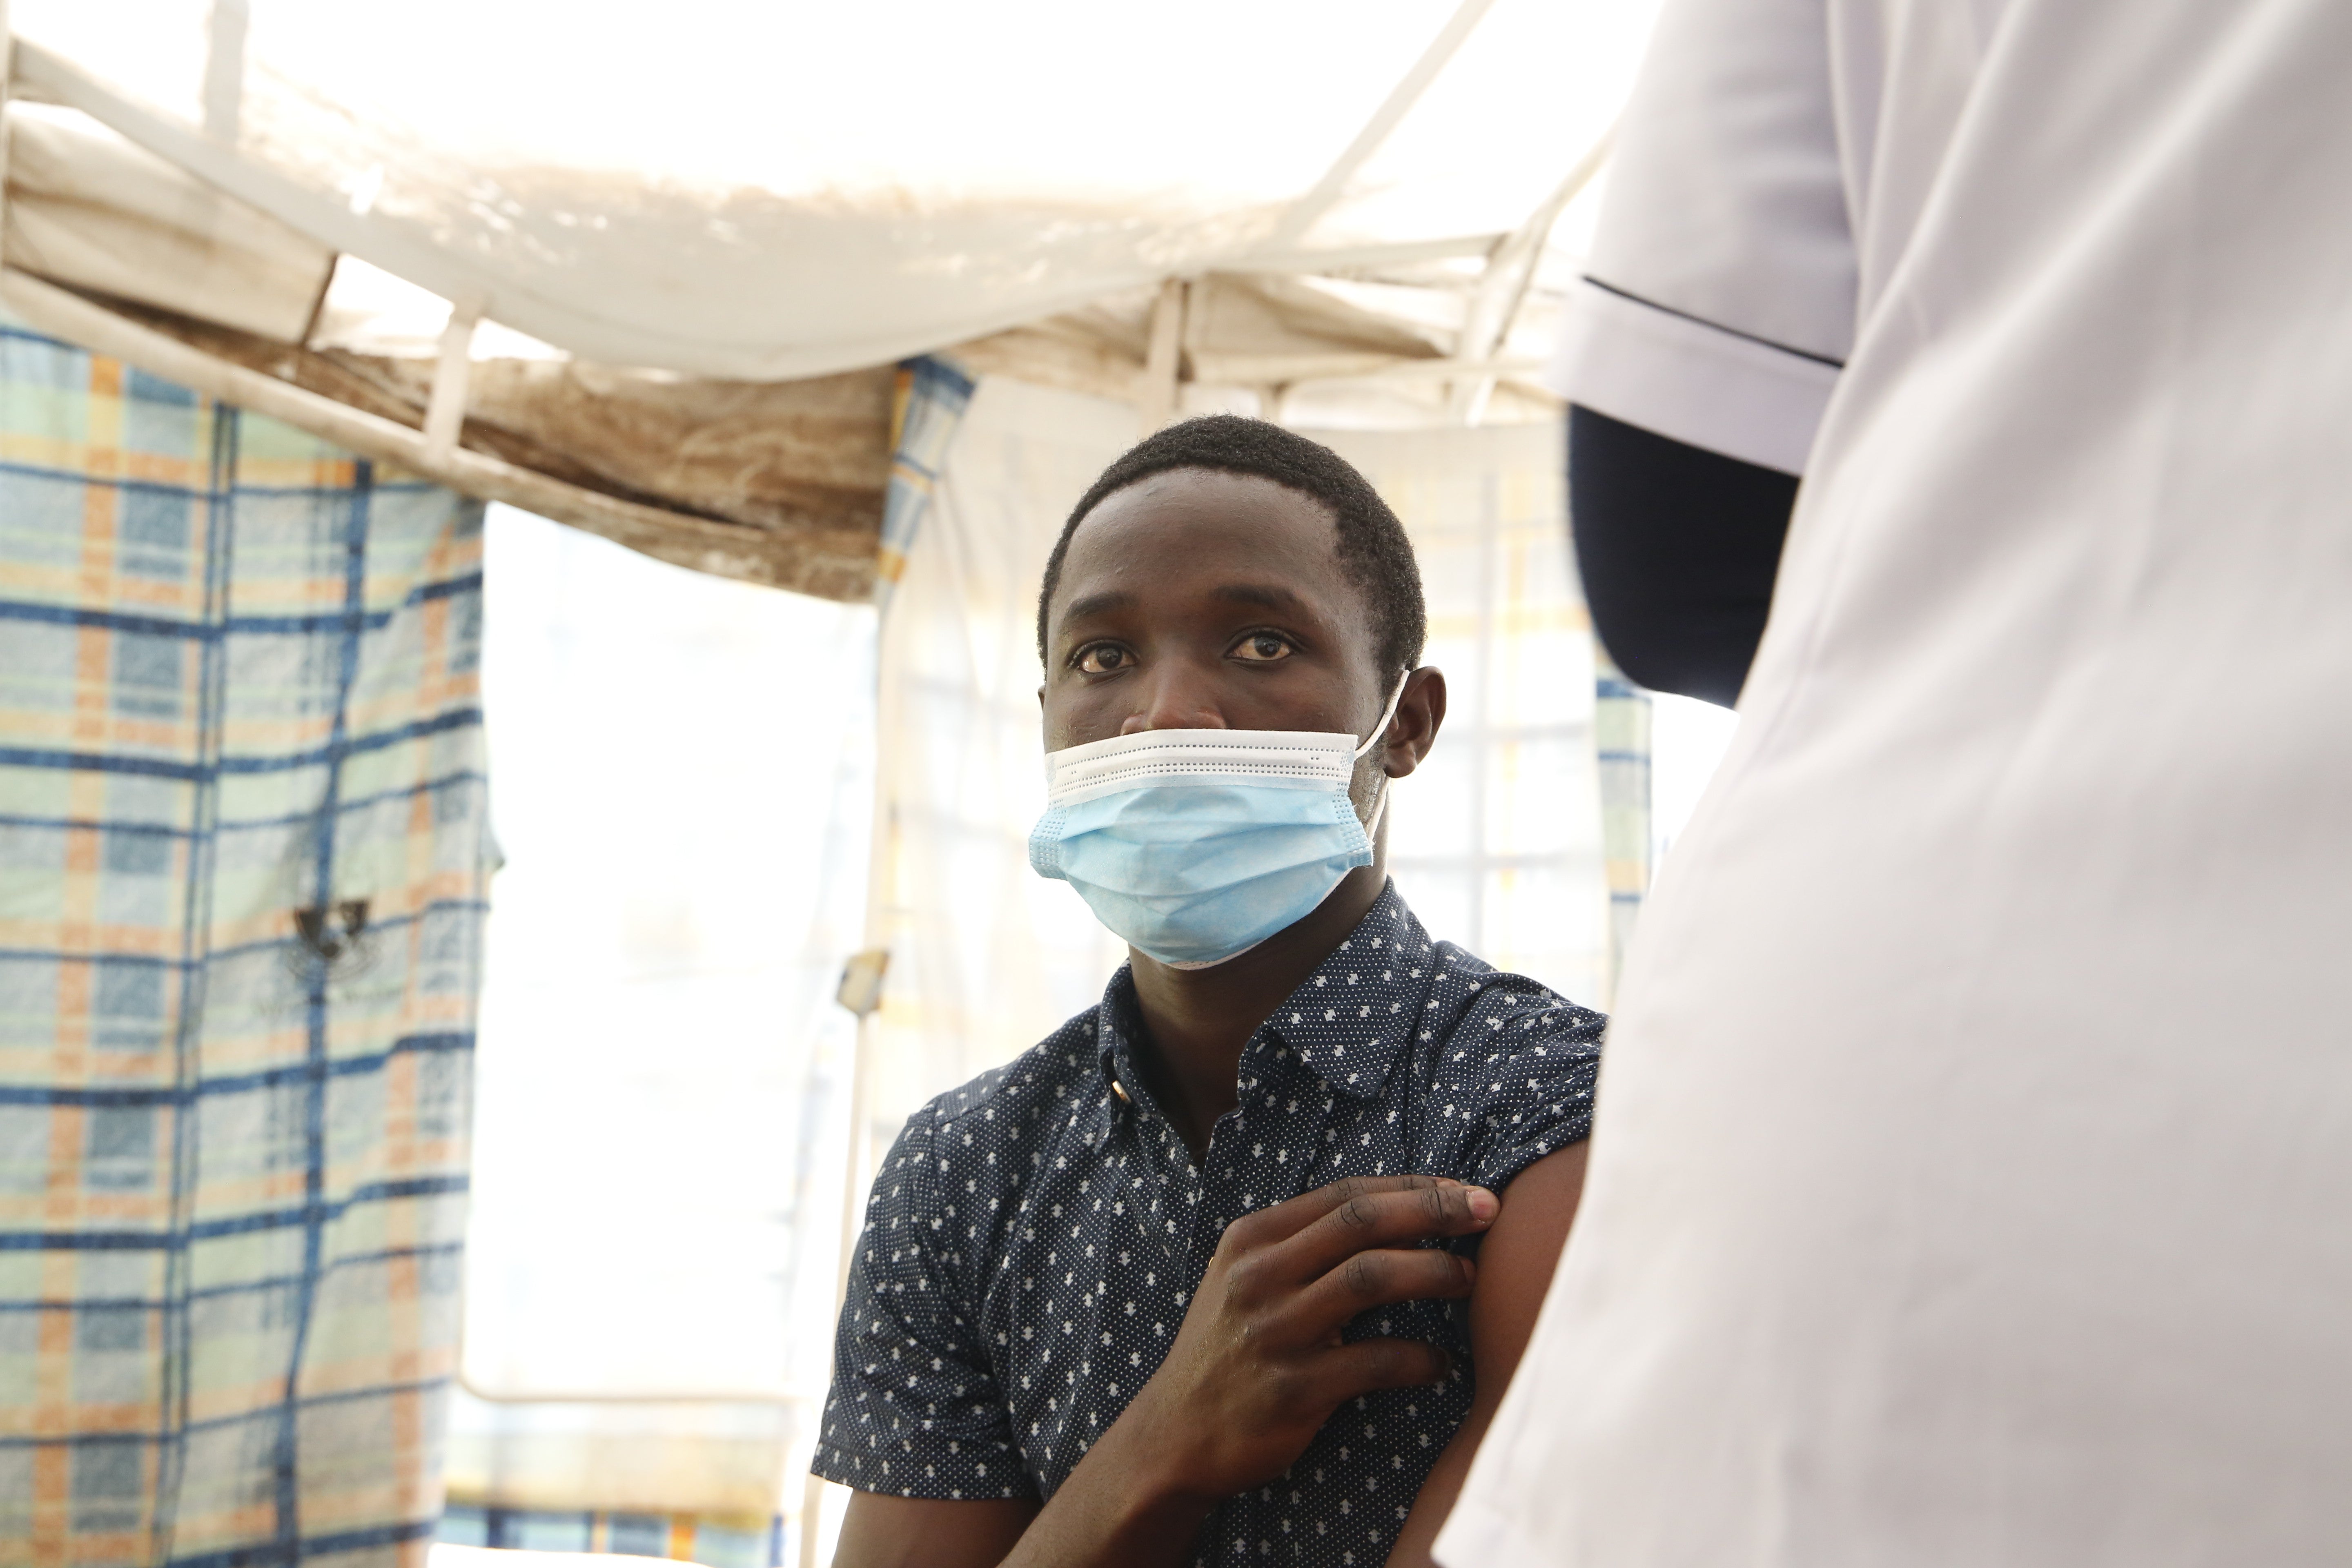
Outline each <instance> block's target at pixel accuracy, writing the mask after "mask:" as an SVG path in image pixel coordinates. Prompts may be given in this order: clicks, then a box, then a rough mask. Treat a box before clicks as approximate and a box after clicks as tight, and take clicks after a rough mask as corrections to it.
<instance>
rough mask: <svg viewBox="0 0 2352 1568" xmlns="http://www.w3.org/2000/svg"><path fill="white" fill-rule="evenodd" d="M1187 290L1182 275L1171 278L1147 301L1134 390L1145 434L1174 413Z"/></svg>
mask: <svg viewBox="0 0 2352 1568" xmlns="http://www.w3.org/2000/svg"><path fill="white" fill-rule="evenodd" d="M1191 292H1192V286H1191V285H1190V284H1188V283H1186V282H1185V281H1184V280H1183V279H1181V278H1171V279H1168V280H1167V281H1166V282H1164V283H1162V284H1160V298H1159V299H1157V300H1153V301H1152V303H1151V340H1150V347H1149V348H1147V349H1146V351H1145V353H1144V356H1143V375H1142V378H1141V379H1140V380H1139V381H1138V382H1137V383H1136V394H1135V403H1136V407H1137V410H1138V411H1139V413H1140V414H1141V416H1142V420H1143V434H1144V435H1146V436H1149V435H1150V434H1151V433H1152V432H1153V431H1154V430H1157V429H1159V428H1160V426H1163V425H1165V424H1167V423H1168V422H1169V421H1170V420H1171V419H1173V418H1175V417H1176V389H1177V383H1178V382H1179V381H1180V380H1181V378H1182V374H1183V368H1184V317H1185V313H1186V308H1187V306H1188V305H1189V303H1190V300H1189V296H1190V294H1191Z"/></svg>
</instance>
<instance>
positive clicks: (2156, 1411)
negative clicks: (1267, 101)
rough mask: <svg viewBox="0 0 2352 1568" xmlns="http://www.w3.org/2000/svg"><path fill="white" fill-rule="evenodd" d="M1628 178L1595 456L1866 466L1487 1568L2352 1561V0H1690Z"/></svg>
mask: <svg viewBox="0 0 2352 1568" xmlns="http://www.w3.org/2000/svg"><path fill="white" fill-rule="evenodd" d="M1611 180H1612V184H1611V188H1610V192H1609V195H1608V199H1607V204H1606V210H1605V212H1604V215H1603V218H1602V222H1601V229H1600V232H1599V235H1598V237H1597V240H1596V243H1595V246H1594V248H1593V252H1592V257H1591V281H1590V283H1589V284H1588V285H1587V286H1586V287H1585V288H1584V289H1583V293H1582V297H1581V298H1580V300H1578V301H1577V304H1576V307H1575V314H1574V318H1573V321H1572V324H1571V327H1570V331H1569V334H1568V337H1567V340H1566V342H1565V344H1564V347H1563V351H1562V356H1561V360H1560V363H1559V366H1558V375H1559V382H1558V384H1559V388H1560V390H1561V391H1562V392H1563V393H1564V394H1565V395H1567V396H1568V397H1569V398H1570V399H1571V400H1572V402H1573V403H1574V404H1575V405H1577V406H1578V407H1580V408H1581V409H1583V410H1584V411H1586V415H1587V416H1588V417H1590V418H1597V419H1598V420H1601V421H1604V422H1606V424H1605V425H1598V426H1593V428H1592V429H1591V430H1589V431H1587V432H1586V434H1588V435H1593V436H1594V437H1595V439H1594V440H1592V441H1591V442H1584V441H1580V442H1578V443H1576V445H1577V447H1578V450H1579V452H1580V454H1581V453H1584V452H1586V451H1587V450H1588V448H1589V449H1590V451H1591V453H1592V454H1595V455H1596V460H1599V459H1600V458H1606V457H1607V450H1606V448H1607V445H1608V443H1607V442H1606V441H1604V440H1601V439H1600V436H1601V435H1605V434H1606V431H1607V430H1608V429H1609V428H1612V427H1617V426H1623V427H1630V428H1631V429H1633V430H1634V431H1636V432H1638V433H1639V435H1640V437H1643V438H1647V439H1649V440H1651V441H1652V442H1653V443H1659V442H1663V443H1665V444H1667V445H1666V446H1665V447H1659V448H1658V450H1657V452H1656V453H1654V454H1653V456H1658V454H1659V453H1665V454H1668V456H1667V457H1660V458H1659V461H1660V462H1661V463H1662V464H1664V466H1665V467H1666V468H1671V467H1672V463H1671V461H1670V460H1669V458H1670V455H1671V448H1673V447H1685V448H1689V449H1691V451H1693V452H1694V453H1695V454H1696V456H1695V457H1694V458H1693V460H1694V461H1710V460H1711V461H1718V462H1719V461H1720V460H1722V459H1731V460H1733V461H1735V462H1737V463H1740V464H1745V465H1748V466H1749V467H1751V468H1760V469H1763V470H1777V471H1779V472H1780V473H1782V474H1787V475H1794V474H1797V473H1800V472H1801V474H1802V476H1803V479H1802V484H1801V488H1800V489H1798V490H1797V496H1796V502H1795V510H1794V514H1793V517H1792V519H1790V522H1789V528H1788V542H1787V547H1786V552H1785V555H1784V556H1783V557H1782V558H1781V559H1780V566H1779V576H1778V582H1777V584H1776V585H1773V586H1772V587H1771V589H1770V613H1769V622H1768V623H1766V624H1765V626H1764V629H1763V633H1762V640H1761V644H1760V647H1759V648H1758V650H1757V652H1756V657H1755V663H1754V666H1753V668H1752V670H1750V669H1747V668H1739V669H1738V670H1736V671H1735V672H1734V673H1732V674H1730V675H1728V676H1719V677H1718V678H1717V679H1716V681H1715V685H1714V688H1713V689H1712V690H1711V691H1710V693H1709V694H1719V695H1722V696H1725V697H1727V696H1728V695H1729V694H1730V693H1731V692H1734V691H1737V692H1738V694H1739V695H1738V700H1739V705H1740V709H1741V712H1742V721H1741V724H1740V728H1739V732H1738V738H1737V740H1736V741H1735V742H1734V744H1733V746H1732V749H1731V751H1730V752H1729V754H1728V756H1727V759H1726V761H1725V763H1724V764H1723V766H1722V768H1721V770H1720V772H1719V773H1718V775H1717V779H1716V780H1715V782H1714V784H1712V786H1711V787H1710V789H1709V792H1708V794H1707V795H1706V798H1705V800H1704V801H1703V802H1702V804H1701V805H1700V806H1699V809H1698V811H1697V813H1696V817H1695V819H1694V820H1693V822H1692V824H1691V826H1690V827H1689V829H1688V831H1687V832H1686V834H1685V837H1683V838H1682V839H1681V840H1680V841H1679V842H1678V844H1677V846H1676V847H1675V855H1674V858H1673V861H1672V863H1671V864H1670V865H1669V866H1668V867H1667V868H1666V872H1665V875H1664V879H1663V880H1662V885H1661V887H1660V889H1658V893H1657V897H1656V898H1655V900H1654V901H1653V902H1652V904H1651V905H1650V907H1649V909H1648V910H1647V912H1646V913H1645V914H1644V916H1643V925H1642V928H1641V930H1640V931H1639V933H1638V935H1637V937H1636V940H1635V942H1634V944H1633V952H1632V954H1631V956H1630V958H1629V962H1628V964H1627V969H1626V973H1625V976H1624V981H1623V984H1622V990H1621V993H1620V998H1619V1003H1620V1006H1619V1012H1618V1014H1617V1016H1616V1019H1615V1022H1614V1024H1613V1026H1612V1035H1611V1044H1610V1054H1609V1057H1608V1063H1607V1066H1606V1068H1604V1070H1603V1072H1602V1075H1601V1085H1600V1091H1599V1092H1600V1110H1599V1115H1598V1122H1597V1126H1596V1130H1595V1132H1594V1136H1593V1142H1592V1165H1591V1178H1590V1184H1589V1185H1588V1187H1587V1189H1586V1195H1585V1197H1584V1201H1583V1208H1582V1211H1581V1214H1580V1217H1579V1218H1578V1220H1577V1224H1576V1230H1575V1232H1574V1234H1573V1236H1572V1237H1571V1239H1570V1244H1569V1247H1568V1248H1567V1251H1566V1254H1565V1257H1564V1259H1563V1262H1562V1264H1561V1266H1560V1269H1559V1275H1558V1277H1557V1279H1556V1280H1555V1282H1554V1284H1553V1288H1552V1290H1551V1293H1550V1296H1549V1300H1547V1303H1546V1305H1545V1308H1544V1311H1543V1314H1542V1317H1541V1319H1540V1321H1539V1323H1538V1328H1537V1331H1536V1336H1535V1339H1534V1342H1533V1343H1532V1344H1531V1346H1530V1347H1529V1349H1528V1352H1527V1356H1526V1359H1525V1360H1524V1361H1523V1362H1522V1363H1520V1368H1519V1371H1518V1373H1517V1379H1516V1381H1515V1382H1514V1384H1513V1385H1512V1387H1511V1390H1510V1393H1509V1394H1508V1397H1507V1399H1506V1401H1505V1402H1504V1405H1503V1406H1502V1409H1501V1411H1500V1412H1499V1414H1498V1415H1497V1416H1496V1421H1495V1425H1494V1426H1493V1428H1492V1431H1491V1433H1490V1435H1489V1436H1488V1439H1487V1441H1486V1443H1485V1445H1484V1446H1483V1447H1482V1448H1481V1450H1480V1452H1479V1455H1478V1458H1477V1460H1476V1463H1475V1467H1474V1468H1473V1471H1472V1474H1471V1477H1470V1479H1469V1481H1468V1483H1467V1486H1466V1488H1465V1492H1464V1494H1463V1497H1462V1500H1461V1501H1460V1503H1459V1505H1458V1507H1457V1508H1456V1509H1455V1510H1454V1513H1453V1515H1452V1517H1451V1519H1450V1521H1449V1522H1448V1524H1447V1527H1446V1529H1445V1531H1444V1535H1443V1536H1442V1537H1441V1539H1440V1541H1439V1542H1438V1545H1437V1555H1438V1557H1439V1559H1440V1560H1441V1561H1442V1562H1444V1563H1447V1564H1449V1565H1451V1568H1474V1565H1475V1568H1517V1565H1518V1564H1533V1563H1544V1564H1572V1565H1595V1568H1685V1565H1691V1568H1696V1565H1701V1564H1704V1565H1706V1568H1728V1565H1732V1564H1738V1565H1741V1568H1749V1565H1756V1568H1764V1565H1780V1564H1788V1565H1792V1568H1793V1565H1796V1564H1802V1565H1804V1568H1846V1565H1851V1568H1886V1565H1888V1564H1902V1565H1904V1568H1932V1565H1938V1564H1954V1565H1958V1564H1971V1565H1974V1564H2000V1565H2002V1568H2061V1565H2063V1568H2094V1565H2105V1564H2114V1565H2116V1568H2123V1565H2126V1564H2127V1565H2129V1568H2156V1565H2164V1564H2189V1563H2197V1564H2252V1563H2261V1564H2266V1565H2284V1564H2317V1563H2352V957H2347V952H2346V948H2347V943H2352V6H2347V5H2344V4H2342V3H2341V0H2242V3H2237V4H2229V5H2220V4H2212V3H2210V0H1667V4H1666V6H1665V10H1664V15H1663V17H1662V20H1661V23H1660V26H1659V30H1658V34H1657V37H1656V39H1655V41H1654V46H1653V49H1652V53H1651V57H1650V58H1649V60H1648V62H1647V64H1646V65H1645V67H1644V68H1643V78H1642V79H1641V82H1640V85H1639V86H1638V88H1637V89H1636V92H1635V95H1634V98H1633V102H1632V104H1631V107H1630V109H1629V110H1628V120H1627V122H1626V124H1625V126H1624V128H1623V132H1622V142H1621V152H1620V153H1619V155H1618V160H1617V164H1616V168H1615V170H1614V171H1613V173H1612V176H1611ZM1575 488H1576V489H1577V492H1578V495H1577V505H1578V506H1579V507H1582V506H1583V505H1584V504H1585V502H1584V497H1583V494H1582V491H1583V489H1584V488H1585V487H1583V486H1582V485H1581V484H1578V485H1577V486H1576V487H1575ZM1767 488H1769V487H1767ZM1603 499H1604V500H1605V499H1606V498H1605V497H1604V498H1603ZM1617 499H1618V500H1620V501H1622V500H1623V497H1622V494H1621V495H1619V496H1618V498H1617ZM1598 504H1600V503H1599V502H1596V505H1598ZM1587 521H1588V520H1586V519H1584V518H1580V520H1579V535H1580V543H1583V542H1585V535H1586V531H1587ZM1591 521H1592V525H1593V527H1594V528H1595V529H1600V528H1601V524H1602V523H1603V522H1608V523H1609V524H1610V526H1611V527H1612V528H1614V529H1616V530H1618V539H1617V542H1619V543H1622V542H1623V538H1624V530H1625V529H1626V528H1628V527H1631V528H1632V529H1633V534H1635V535H1639V534H1640V529H1639V527H1638V526H1636V525H1633V524H1629V523H1628V522H1627V521H1626V519H1624V518H1623V517H1617V518H1614V519H1613V520H1611V519H1601V518H1598V517H1596V518H1595V519H1593V520H1591ZM1654 521H1655V526H1656V527H1658V528H1660V529H1665V530H1669V531H1671V530H1672V529H1674V528H1676V527H1680V526H1685V525H1686V524H1687V522H1688V520H1687V519H1684V520H1681V521H1677V520H1675V519H1673V518H1661V519H1658V520H1654ZM1653 537H1660V536H1653ZM1597 542H1598V543H1601V544H1604V545H1605V544H1606V543H1607V542H1608V541H1606V540H1599V541H1597ZM1637 542H1638V541H1637ZM1653 554H1654V555H1655V556H1657V558H1658V560H1660V561H1664V562H1666V563H1667V564H1665V565H1664V566H1657V569H1658V570H1660V571H1664V572H1667V573H1668V574H1671V572H1672V571H1673V570H1674V568H1673V567H1672V565H1671V557H1672V552H1653ZM1638 555H1639V552H1638V551H1636V552H1635V557H1636V558H1638ZM1763 555H1764V557H1765V559H1766V560H1767V562H1768V563H1769V559H1770V556H1771V551H1770V550H1769V548H1768V549H1766V550H1765V551H1764V552H1763ZM1627 559H1628V557H1626V556H1625V555H1624V554H1623V553H1622V552H1620V553H1619V554H1618V555H1617V556H1615V557H1612V561H1613V562H1614V563H1615V567H1616V568H1623V567H1624V563H1625V562H1626V560H1627ZM1588 564H1591V562H1590V561H1588ZM1653 565H1654V566H1655V565H1656V562H1654V563H1653ZM1637 566H1638V560H1637ZM1636 574H1637V575H1638V571H1637V573H1636ZM1647 589H1648V590H1649V591H1652V599H1653V601H1659V600H1665V601H1670V600H1672V598H1673V597H1674V591H1673V584H1670V583H1669V584H1663V585H1662V584H1657V583H1651V584H1647ZM1601 596H1605V595H1601ZM1598 597H1600V596H1597V603H1596V615H1597V616H1599V619H1600V622H1601V626H1602V630H1603V633H1604V636H1606V635H1609V630H1610V624H1611V622H1610V615H1609V614H1608V613H1604V611H1603V610H1602V609H1601V606H1600V605H1599V603H1598ZM1637 618H1638V617H1637ZM1629 635H1630V634H1629ZM1741 658H1742V659H1743V661H1744V654H1743V655H1742V656H1741ZM1742 676H1744V678H1745V684H1744V688H1743V687H1742V684H1741V680H1740V677H1742Z"/></svg>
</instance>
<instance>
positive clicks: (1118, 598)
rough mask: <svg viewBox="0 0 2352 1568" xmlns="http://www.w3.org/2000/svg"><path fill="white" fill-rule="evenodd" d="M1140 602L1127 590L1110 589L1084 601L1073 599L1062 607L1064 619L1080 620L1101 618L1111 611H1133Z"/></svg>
mask: <svg viewBox="0 0 2352 1568" xmlns="http://www.w3.org/2000/svg"><path fill="white" fill-rule="evenodd" d="M1137 603H1138V601H1137V599H1136V596H1135V595H1133V594H1131V593H1129V591H1128V590H1127V589H1125V588H1109V589H1106V590H1105V591H1103V592H1102V593H1099V594H1088V595H1087V596H1086V597H1085V598H1083V599H1073V600H1071V601H1070V602H1069V603H1068V604H1066V605H1063V606H1062V619H1064V620H1066V621H1075V620H1078V619H1080V618H1082V617H1084V616H1099V615H1102V614H1104V613H1105V612H1106V611H1109V610H1131V609H1133V608H1135V606H1136V605H1137Z"/></svg>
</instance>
